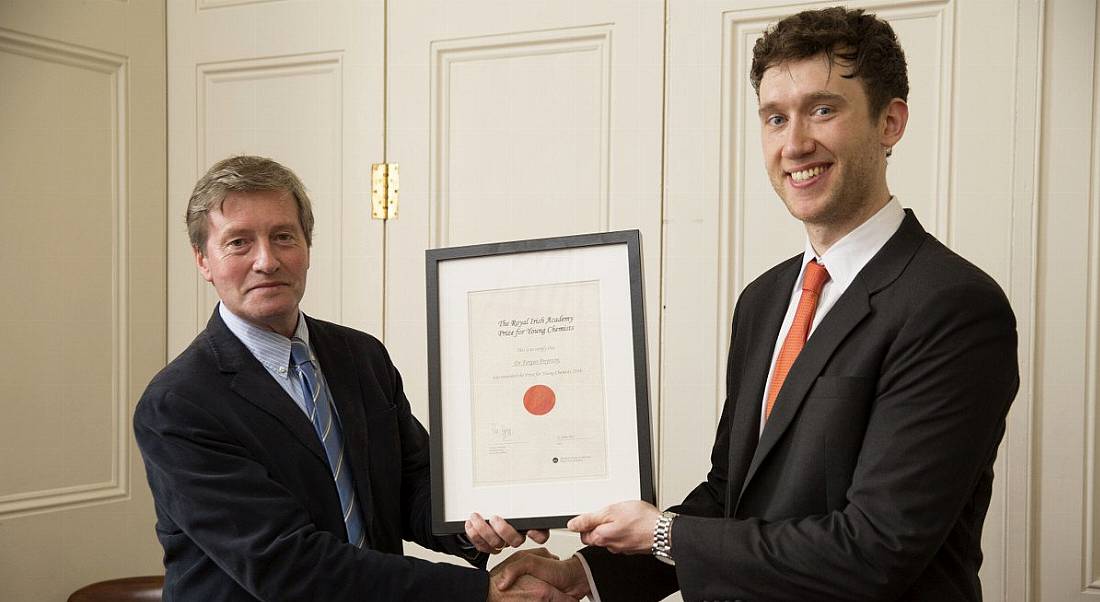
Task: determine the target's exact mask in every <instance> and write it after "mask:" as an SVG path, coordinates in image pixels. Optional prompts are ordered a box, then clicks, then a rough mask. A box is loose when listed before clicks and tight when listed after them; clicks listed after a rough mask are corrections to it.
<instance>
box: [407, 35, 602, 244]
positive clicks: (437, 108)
mask: <svg viewBox="0 0 1100 602" xmlns="http://www.w3.org/2000/svg"><path fill="white" fill-rule="evenodd" d="M611 32H612V26H611V25H593V26H585V27H567V28H561V29H554V30H545V31H531V32H520V33H508V34H494V35H485V36H475V37H466V38H459V39H455V40H437V41H432V42H431V44H430V47H431V67H430V71H431V88H430V93H429V94H430V99H431V109H430V110H431V118H430V123H431V133H430V141H429V148H430V149H431V158H432V161H431V170H430V182H429V188H430V190H431V196H430V199H429V205H430V208H429V212H428V215H429V230H430V234H429V241H430V244H431V245H434V246H435V247H445V246H448V245H450V244H454V241H455V240H456V238H457V239H462V240H461V242H470V241H471V240H472V239H476V236H475V237H471V236H466V237H460V236H456V234H457V233H456V231H455V227H456V226H455V223H454V222H453V221H452V218H453V216H454V215H464V216H466V217H470V216H478V215H483V211H484V210H485V209H484V208H479V207H476V206H475V207H467V208H466V209H465V212H464V210H463V208H462V207H456V206H455V205H456V204H458V203H460V202H461V201H457V200H456V199H455V195H454V194H453V190H452V178H451V173H452V169H451V166H452V164H453V163H454V162H455V161H456V160H460V159H456V154H455V153H454V152H453V151H454V150H455V148H454V146H455V144H456V141H455V136H454V135H453V131H454V130H455V123H453V121H454V113H455V106H454V105H455V102H456V100H459V99H456V98H455V96H456V91H455V79H456V78H457V77H460V74H459V73H457V69H456V68H457V67H459V66H462V65H469V64H473V63H482V64H483V65H484V66H485V67H486V68H489V65H493V64H494V63H495V64H498V65H499V64H501V62H502V61H506V62H505V63H503V64H504V65H505V67H504V68H505V69H509V70H510V71H511V72H514V71H515V70H516V69H515V67H518V66H519V65H517V63H518V61H517V59H527V58H536V57H546V56H549V55H575V57H576V60H581V57H582V56H583V55H584V54H587V53H594V54H595V60H596V73H595V74H593V75H595V76H596V80H595V81H593V82H589V83H591V84H592V87H593V88H595V94H593V96H595V97H596V98H597V99H598V102H597V104H596V106H595V107H590V108H592V109H594V110H596V111H599V113H598V115H596V116H595V119H594V121H595V122H596V132H597V134H596V145H597V148H595V149H592V152H591V154H592V155H593V156H595V157H596V159H597V161H598V163H597V164H596V165H594V166H588V167H591V168H592V169H593V170H594V172H595V176H596V177H597V178H598V179H599V182H598V185H597V186H598V191H599V192H598V198H595V199H592V200H593V201H594V203H595V206H594V209H595V211H596V213H595V215H594V216H589V217H595V219H594V220H593V221H592V223H589V224H585V229H587V230H591V231H599V232H603V231H606V230H608V225H609V224H610V221H611V200H610V195H609V191H610V180H611V158H610V153H611V132H610V127H611V126H610V124H611V67H612V65H611ZM531 67H532V68H533V69H537V68H539V67H540V66H539V65H532V66H531ZM541 67H546V68H551V69H552V68H553V67H552V66H546V65H542V66H541ZM547 79H550V80H553V79H554V78H553V77H547ZM501 81H508V80H507V78H505V79H503V80H501ZM571 83H575V82H571ZM517 104H518V103H513V104H511V105H509V107H508V108H510V109H515V108H516V105H517ZM475 118H476V117H475ZM542 125H543V127H546V124H542ZM559 125H560V126H561V128H567V127H571V125H570V124H569V123H561V124H559ZM572 127H575V126H572ZM507 137H508V133H507V132H502V133H501V139H502V140H506V139H507ZM578 146H579V145H578ZM460 155H461V153H457V156H460ZM471 163H473V166H470V167H469V170H471V171H473V170H475V169H476V166H477V165H478V163H479V159H478V158H475V159H473V160H472V161H471ZM495 167H499V166H495ZM580 168H581V166H578V168H577V169H580ZM456 171H461V170H456ZM574 175H575V172H574V173H569V172H565V173H558V176H559V177H560V178H561V179H562V180H563V181H571V180H573V178H574ZM500 188H502V189H503V188H506V186H501V187H500ZM481 194H482V195H483V196H482V199H481V200H484V199H485V196H484V195H485V192H484V190H482V191H481ZM459 196H460V197H463V198H464V197H467V196H469V195H459ZM499 200H500V201H501V202H500V203H498V204H499V205H502V206H505V205H507V204H508V203H510V202H513V199H509V198H501V199H499Z"/></svg>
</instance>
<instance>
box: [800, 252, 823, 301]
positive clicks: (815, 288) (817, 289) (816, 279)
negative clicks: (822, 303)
mask: <svg viewBox="0 0 1100 602" xmlns="http://www.w3.org/2000/svg"><path fill="white" fill-rule="evenodd" d="M828 281H829V271H828V270H826V269H825V266H823V265H821V264H820V263H818V262H817V260H816V259H811V260H810V263H807V264H806V273H805V274H803V276H802V290H804V291H811V292H813V293H816V294H818V295H820V294H821V289H822V288H823V287H824V286H825V283H826V282H828Z"/></svg>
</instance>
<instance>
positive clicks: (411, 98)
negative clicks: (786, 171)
mask: <svg viewBox="0 0 1100 602" xmlns="http://www.w3.org/2000/svg"><path fill="white" fill-rule="evenodd" d="M663 9H664V7H663V3H662V2H660V1H659V0H644V1H635V2H609V1H587V0H584V1H582V0H573V1H568V2H555V1H531V2H504V3H502V2H488V1H479V2H461V3H459V2H438V1H434V2H433V1H423V0H413V1H409V0H402V1H401V2H391V3H389V6H388V16H387V23H386V26H387V37H388V48H387V51H388V52H387V87H386V97H387V107H388V108H387V119H386V155H387V160H388V161H390V162H397V163H399V164H400V169H401V206H400V215H399V217H398V218H397V219H396V220H391V221H389V222H388V223H387V225H386V280H385V342H386V346H387V347H388V348H389V350H390V352H391V353H392V354H393V357H394V361H395V362H396V363H397V365H398V367H399V368H400V369H401V371H402V375H403V377H404V382H405V391H406V393H407V394H408V396H409V399H410V400H411V401H412V404H413V409H414V411H415V412H416V414H417V416H419V417H420V418H421V419H422V420H423V421H424V422H425V423H426V421H427V407H428V397H427V364H426V355H427V354H426V336H427V333H426V327H425V324H426V318H425V281H424V250H425V249H429V248H434V247H444V246H454V245H465V244H474V243H483V242H491V241H505V240H515V239H525V238H538V237H546V236H561V235H567V234H579V233H586V232H602V231H608V230H620V229H628V228H631V229H632V228H637V229H639V230H640V231H641V232H642V247H643V261H644V266H643V271H644V273H645V281H646V282H645V286H646V289H645V298H646V310H647V311H646V313H647V318H648V320H649V328H650V333H651V336H650V338H649V360H650V364H649V365H650V367H651V373H650V381H651V383H653V384H655V383H656V382H657V369H658V366H659V358H658V355H657V350H658V342H659V337H658V336H657V332H658V329H657V325H658V324H659V316H660V304H659V302H660V273H661V259H660V258H661V124H662V122H661V100H662V93H661V90H662V80H661V70H662V49H663V35H664V33H663V24H664V21H663ZM651 388H652V385H651ZM653 390H655V389H653ZM485 511H486V512H493V510H492V509H491V508H487V509H485ZM577 547H579V543H578V540H577V539H576V538H575V537H570V536H569V535H568V534H567V533H564V532H563V533H560V534H555V535H554V536H553V537H552V538H551V548H552V549H554V550H555V551H557V552H559V553H563V554H569V553H572V551H573V550H575V549H576V548H577ZM418 553H421V552H418Z"/></svg>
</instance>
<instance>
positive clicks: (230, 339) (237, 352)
mask: <svg viewBox="0 0 1100 602" xmlns="http://www.w3.org/2000/svg"><path fill="white" fill-rule="evenodd" d="M205 334H206V340H207V342H208V343H209V345H210V347H211V348H212V349H213V351H214V357H216V358H217V360H218V369H219V370H221V371H222V372H223V373H227V374H233V377H232V380H231V381H230V383H229V388H230V389H232V390H233V392H235V393H237V394H238V395H240V396H241V397H243V398H244V399H246V400H248V402H249V403H251V404H252V405H254V406H256V407H258V408H260V409H261V410H263V411H265V412H267V413H268V414H270V415H271V416H273V417H274V418H275V419H276V420H278V421H279V422H280V423H282V425H283V426H284V427H286V429H287V430H288V431H290V432H291V434H293V435H294V438H295V439H297V440H298V441H299V443H301V444H302V445H304V446H305V447H306V449H308V450H309V451H310V452H311V453H313V455H314V456H316V457H317V459H318V460H320V461H321V462H322V463H324V464H325V466H326V467H327V466H328V460H327V459H326V458H325V450H324V449H323V448H322V447H321V440H320V439H318V438H317V432H316V431H315V430H313V425H312V424H310V422H309V418H307V417H306V415H305V413H304V412H302V409H301V408H299V407H298V404H296V403H294V400H293V399H291V398H290V396H289V395H287V394H286V391H284V390H283V388H282V387H280V386H279V384H278V383H277V382H275V379H273V378H272V377H271V375H270V374H268V372H267V370H266V369H264V367H263V365H261V364H260V362H259V361H258V360H257V359H256V358H255V357H254V356H253V355H252V353H251V352H250V351H249V350H248V348H247V347H245V346H244V343H242V342H241V341H240V339H238V338H237V337H236V335H234V334H233V332H232V331H230V330H229V328H228V327H227V326H226V325H225V322H223V321H222V318H221V316H220V315H219V314H218V310H217V309H216V308H215V309H214V315H213V316H211V318H210V322H209V323H208V324H207V325H206V332H205Z"/></svg>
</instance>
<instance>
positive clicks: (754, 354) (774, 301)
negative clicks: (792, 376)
mask: <svg viewBox="0 0 1100 602" xmlns="http://www.w3.org/2000/svg"><path fill="white" fill-rule="evenodd" d="M801 259H802V256H801V255H798V256H797V257H793V258H791V259H790V260H789V261H787V262H786V265H783V266H782V267H781V268H780V269H779V271H778V272H776V273H775V275H774V277H773V278H772V281H771V282H768V283H762V284H764V286H763V287H762V288H763V290H764V291H766V293H765V297H764V298H763V299H761V300H758V301H757V302H755V303H754V304H753V306H754V310H753V312H751V313H750V315H749V316H748V318H749V324H748V333H747V334H748V337H749V338H748V340H749V341H759V342H760V343H761V344H755V345H748V346H747V347H748V350H747V352H746V356H745V358H744V361H743V363H741V364H740V366H741V369H742V372H741V374H740V375H738V376H739V380H740V383H741V384H740V386H739V387H738V388H737V391H727V395H728V397H729V400H730V401H729V402H727V403H730V402H732V403H733V404H734V407H733V414H732V416H731V417H730V450H729V486H728V487H727V490H726V495H727V500H726V509H727V512H729V515H730V516H733V515H734V513H735V512H736V508H735V506H734V504H733V502H735V501H736V498H735V497H733V496H735V495H737V496H739V495H740V492H741V490H742V485H743V484H744V482H745V475H746V474H747V473H748V470H749V462H750V461H751V460H752V457H753V452H754V450H755V449H756V445H757V440H758V438H759V434H760V405H761V403H762V400H763V398H764V383H765V381H766V380H767V376H768V367H769V366H770V365H771V359H772V353H773V352H774V345H767V344H763V343H764V342H765V341H768V340H772V341H774V340H775V338H776V333H778V332H779V327H780V326H781V325H782V323H783V316H784V314H785V313H786V311H787V301H788V299H789V294H790V290H791V288H792V287H793V286H794V281H795V278H797V277H798V271H799V268H800V267H801V265H802V263H801ZM730 344H731V345H733V344H734V342H731V343H730ZM737 365H738V362H737V361H736V360H734V358H733V357H732V356H731V362H730V365H729V366H727V367H726V369H727V371H728V370H732V369H735V366H737ZM729 382H732V378H731V379H729Z"/></svg>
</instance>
